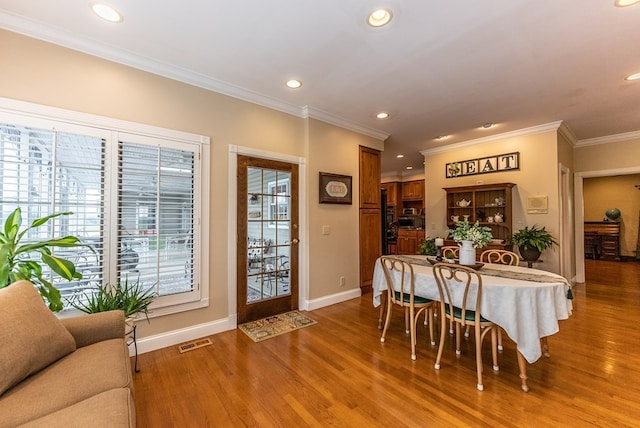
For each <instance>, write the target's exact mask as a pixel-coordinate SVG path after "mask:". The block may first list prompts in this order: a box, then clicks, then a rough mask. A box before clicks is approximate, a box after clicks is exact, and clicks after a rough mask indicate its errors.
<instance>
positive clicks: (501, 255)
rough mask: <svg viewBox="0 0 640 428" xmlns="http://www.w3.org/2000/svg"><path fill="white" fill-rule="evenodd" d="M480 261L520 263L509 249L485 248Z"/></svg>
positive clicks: (504, 263)
mask: <svg viewBox="0 0 640 428" xmlns="http://www.w3.org/2000/svg"><path fill="white" fill-rule="evenodd" d="M480 262H482V263H497V264H501V265H509V266H518V265H519V264H520V256H519V255H518V254H516V253H514V252H513V251H509V250H496V249H493V250H485V251H483V252H482V254H480ZM464 337H469V328H468V327H467V331H465V333H464ZM502 349H503V346H502V329H501V328H500V327H498V350H499V351H502Z"/></svg>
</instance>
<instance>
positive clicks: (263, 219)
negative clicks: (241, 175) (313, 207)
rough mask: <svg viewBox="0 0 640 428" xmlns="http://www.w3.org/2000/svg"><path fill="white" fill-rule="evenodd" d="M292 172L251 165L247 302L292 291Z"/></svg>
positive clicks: (248, 190) (249, 175)
mask: <svg viewBox="0 0 640 428" xmlns="http://www.w3.org/2000/svg"><path fill="white" fill-rule="evenodd" d="M290 182H291V173H289V172H287V173H285V172H281V171H277V170H272V169H265V168H256V167H248V170H247V198H248V199H247V240H248V242H247V251H248V257H247V303H255V302H258V301H261V300H266V299H269V298H273V297H278V296H283V295H288V294H290V292H291V291H290V289H289V278H290V268H289V255H290V254H291V247H290V246H291V242H290V241H291V240H290V236H291V234H290V223H291V220H290V215H291V214H290V213H291V186H290Z"/></svg>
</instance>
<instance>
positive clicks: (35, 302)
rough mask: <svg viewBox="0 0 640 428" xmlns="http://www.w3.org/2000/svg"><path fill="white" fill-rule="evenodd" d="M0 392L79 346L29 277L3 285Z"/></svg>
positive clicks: (0, 291)
mask: <svg viewBox="0 0 640 428" xmlns="http://www.w3.org/2000/svg"><path fill="white" fill-rule="evenodd" d="M0 343H1V344H2V346H0V395H2V393H4V392H5V391H6V390H8V389H9V388H11V387H12V386H14V385H16V384H17V383H18V382H20V381H21V380H23V379H24V378H26V377H27V376H29V375H30V374H32V373H36V372H37V371H38V370H40V369H42V368H44V367H46V366H48V365H49V364H51V363H53V362H54V361H56V360H58V359H60V358H62V357H64V356H65V355H67V354H69V353H70V352H73V351H74V350H75V349H76V342H75V340H74V339H73V336H71V334H70V333H69V331H67V329H66V328H64V326H63V325H62V323H61V322H60V320H58V318H57V317H56V316H55V315H54V314H53V313H52V312H51V311H50V310H49V308H48V307H47V305H46V304H45V303H44V301H43V300H42V297H40V294H39V293H38V291H37V290H36V289H35V287H34V286H33V284H32V283H30V282H29V281H18V282H16V283H14V284H12V285H10V286H8V287H5V288H3V289H0Z"/></svg>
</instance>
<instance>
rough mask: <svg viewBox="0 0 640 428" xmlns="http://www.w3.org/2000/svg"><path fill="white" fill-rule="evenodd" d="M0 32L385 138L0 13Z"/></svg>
mask: <svg viewBox="0 0 640 428" xmlns="http://www.w3.org/2000/svg"><path fill="white" fill-rule="evenodd" d="M0 28H3V29H5V30H9V31H13V32H15V33H19V34H23V35H25V36H28V37H33V38H35V39H39V40H42V41H45V42H48V43H53V44H56V45H59V46H62V47H65V48H69V49H72V50H75V51H79V52H82V53H85V54H88V55H92V56H96V57H99V58H102V59H106V60H108V61H113V62H116V63H118V64H122V65H126V66H129V67H133V68H136V69H138V70H142V71H146V72H149V73H152V74H156V75H159V76H162V77H166V78H169V79H172V80H176V81H179V82H183V83H187V84H189V85H193V86H197V87H199V88H203V89H206V90H209V91H213V92H216V93H219V94H222V95H227V96H229V97H232V98H236V99H239V100H242V101H246V102H249V103H252V104H257V105H260V106H263V107H267V108H270V109H273V110H277V111H280V112H283V113H287V114H290V115H292V116H296V117H300V118H308V117H311V118H314V119H318V120H321V121H323V122H327V123H330V124H332V125H336V126H339V127H341V128H345V129H348V130H351V131H354V132H357V133H360V134H364V135H367V136H369V137H372V138H376V139H378V140H382V141H384V140H386V139H387V138H388V137H389V134H386V133H383V132H381V131H378V130H376V129H373V128H369V127H367V126H363V125H360V124H357V123H352V122H349V121H347V120H345V119H343V118H341V117H338V116H336V115H333V114H331V113H328V112H324V111H322V110H318V109H314V108H313V107H310V106H297V105H294V104H291V103H287V102H284V101H282V100H278V99H275V98H272V97H269V96H266V95H263V94H259V93H257V92H255V91H252V90H249V89H246V88H242V87H240V86H236V85H232V84H230V83H227V82H223V81H221V80H218V79H214V78H212V77H209V76H205V75H204V74H201V73H197V72H194V71H192V70H188V69H186V68H182V67H177V66H175V65H171V64H167V63H164V62H161V61H157V60H154V59H152V58H148V57H145V56H142V55H139V54H137V53H133V52H129V51H126V50H122V49H118V48H116V47H114V46H111V45H108V44H106V43H102V42H99V41H97V40H93V39H80V38H78V37H77V36H75V35H73V34H72V33H70V32H68V31H66V30H64V29H60V28H57V27H53V26H51V25H48V24H45V23H42V22H39V21H35V20H30V19H27V18H24V17H22V16H19V15H15V14H10V13H7V12H1V11H0Z"/></svg>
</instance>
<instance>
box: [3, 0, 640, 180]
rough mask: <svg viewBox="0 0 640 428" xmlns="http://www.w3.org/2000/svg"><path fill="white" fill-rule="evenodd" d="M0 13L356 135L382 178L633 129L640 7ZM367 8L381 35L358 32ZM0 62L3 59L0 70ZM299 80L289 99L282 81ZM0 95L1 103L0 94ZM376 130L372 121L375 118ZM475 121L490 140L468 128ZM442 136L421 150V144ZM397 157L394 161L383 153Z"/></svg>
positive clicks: (638, 99) (16, 23) (455, 4)
mask: <svg viewBox="0 0 640 428" xmlns="http://www.w3.org/2000/svg"><path fill="white" fill-rule="evenodd" d="M107 3H109V4H111V5H112V6H114V7H115V8H116V9H118V10H119V11H120V12H122V14H123V15H124V21H123V22H122V23H120V24H110V23H107V22H106V21H103V20H101V19H100V18H97V17H96V16H95V15H93V14H92V12H91V10H90V9H89V1H86V0H65V1H51V0H20V1H16V0H0V27H1V28H6V29H9V30H13V31H17V32H20V33H23V34H27V35H30V36H33V37H37V38H40V39H44V40H48V41H51V42H54V43H58V44H61V45H64V46H68V47H71V48H73V49H78V50H81V51H84V52H88V53H91V54H94V55H98V56H101V57H104V58H108V59H111V60H115V61H118V62H121V63H125V64H128V65H132V66H134V67H138V68H141V69H144V70H148V71H152V72H155V73H158V74H161V75H164V76H168V77H172V78H176V79H179V80H182V81H185V82H188V83H192V84H196V85H198V86H202V87H205V88H210V89H213V90H215V91H217V92H221V93H225V94H228V95H232V96H235V97H238V98H241V99H246V100H249V101H253V102H257V103H260V104H263V105H266V106H269V107H273V108H277V109H279V110H282V111H286V112H288V113H292V114H296V115H299V116H305V115H307V114H308V115H309V116H312V117H317V118H319V119H323V120H326V121H329V122H332V123H336V124H341V125H343V126H346V127H348V128H350V129H354V130H358V131H360V132H364V133H366V134H368V135H373V136H377V137H383V138H384V137H386V136H387V135H389V138H388V139H387V142H386V144H385V152H384V153H383V161H382V164H383V172H385V173H390V172H393V171H398V172H401V171H403V170H404V168H405V167H406V166H408V165H412V166H414V168H416V169H421V168H422V162H423V157H422V155H420V153H419V151H420V150H426V149H433V148H438V147H440V146H443V145H446V144H452V143H458V142H462V141H467V140H472V139H476V138H482V137H486V136H489V135H492V134H499V133H504V132H508V131H514V130H518V129H522V128H527V127H530V126H535V125H541V124H546V123H551V122H555V121H563V122H564V123H565V124H566V125H567V126H568V128H569V129H570V130H571V131H572V132H573V133H574V134H575V137H576V138H577V139H578V140H585V139H592V138H597V137H603V136H609V135H615V134H622V133H628V132H635V131H638V130H640V111H639V107H640V81H636V82H628V81H625V80H624V77H625V76H627V75H629V74H631V73H635V72H639V71H640V4H638V5H635V6H630V7H626V8H617V7H614V6H613V0H561V1H558V0H546V1H541V0H485V1H477V0H466V1H450V0H445V1H427V0H375V1H372V0H323V1H308V0H307V1H301V0H275V1H271V2H265V1H255V0H233V1H225V2H219V1H211V0H188V1H180V2H179V1H175V0H107ZM376 6H386V7H388V8H390V9H391V10H393V13H394V19H393V21H392V22H391V24H390V25H388V26H387V27H384V28H380V29H374V28H371V27H369V26H367V25H366V23H365V20H366V16H367V14H368V13H369V12H370V11H372V10H373V9H374V8H375V7H376ZM4 58H5V60H6V59H7V56H6V53H5V56H4ZM290 78H298V79H300V80H302V82H303V86H302V88H300V89H298V90H295V91H294V90H290V89H287V88H286V87H285V86H284V81H285V80H287V79H290ZM0 95H1V94H0ZM381 110H385V111H388V112H390V114H391V117H390V118H389V119H387V120H384V121H380V120H378V119H376V118H375V114H376V113H377V112H378V111H381ZM487 122H495V123H497V126H496V127H494V128H492V129H490V130H484V129H480V127H481V125H482V124H484V123H487ZM443 134H447V135H450V137H449V138H448V139H446V140H443V141H436V140H434V137H436V136H438V135H443ZM398 153H404V154H405V157H404V158H403V159H396V154H398Z"/></svg>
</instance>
